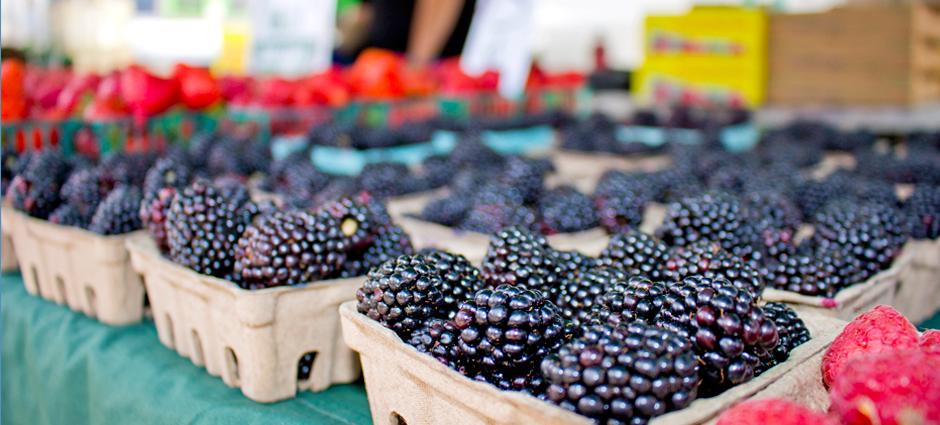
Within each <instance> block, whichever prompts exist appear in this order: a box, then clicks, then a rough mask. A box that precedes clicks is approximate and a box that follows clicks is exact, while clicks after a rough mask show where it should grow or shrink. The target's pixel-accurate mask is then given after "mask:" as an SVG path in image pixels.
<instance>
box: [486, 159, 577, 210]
mask: <svg viewBox="0 0 940 425" xmlns="http://www.w3.org/2000/svg"><path fill="white" fill-rule="evenodd" d="M503 167H504V168H503V172H502V174H501V175H500V176H499V180H500V182H501V183H503V184H505V185H509V186H512V187H514V188H516V189H517V190H518V191H519V192H521V194H522V201H523V202H524V203H529V204H531V203H534V202H536V201H538V200H539V197H540V196H541V195H542V191H543V190H544V189H545V173H546V170H545V167H544V166H543V165H542V164H540V163H539V162H537V161H536V160H532V159H526V158H522V157H518V156H510V157H508V158H506V161H505V165H504V166H503ZM572 191H573V189H572ZM588 203H589V204H590V202H588ZM592 213H593V211H592Z"/></svg>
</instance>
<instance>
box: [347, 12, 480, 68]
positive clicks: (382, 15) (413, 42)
mask: <svg viewBox="0 0 940 425" xmlns="http://www.w3.org/2000/svg"><path fill="white" fill-rule="evenodd" d="M475 6H476V1H475V0H363V1H362V3H360V4H359V5H356V6H352V7H350V9H349V10H348V11H347V12H346V13H344V14H343V16H342V17H340V21H339V30H340V34H341V44H340V46H339V48H338V49H337V50H338V53H339V54H340V55H341V56H342V57H344V58H345V59H347V60H349V61H352V60H354V59H355V57H356V55H358V54H359V52H361V51H362V50H364V49H366V48H368V47H378V48H382V49H388V50H392V51H396V52H400V53H404V54H405V58H406V59H407V60H408V63H409V64H410V65H412V66H415V67H421V66H424V65H426V64H428V63H430V62H432V61H434V60H435V59H439V58H446V57H452V56H459V55H460V52H461V51H462V50H463V45H464V41H465V40H466V38H467V32H468V31H469V30H470V21H471V20H472V18H473V10H474V7H475Z"/></svg>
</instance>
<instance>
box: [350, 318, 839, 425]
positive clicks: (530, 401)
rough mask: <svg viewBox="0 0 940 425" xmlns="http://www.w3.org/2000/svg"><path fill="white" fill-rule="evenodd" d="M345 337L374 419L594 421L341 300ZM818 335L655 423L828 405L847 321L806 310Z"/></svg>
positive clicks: (424, 421)
mask: <svg viewBox="0 0 940 425" xmlns="http://www.w3.org/2000/svg"><path fill="white" fill-rule="evenodd" d="M340 314H341V315H342V318H343V334H344V336H345V338H346V342H347V343H348V344H349V346H350V347H352V348H353V349H354V350H356V351H358V352H359V353H360V355H361V359H362V367H363V373H364V375H365V381H366V390H367V391H368V393H369V407H370V409H371V411H372V420H373V422H374V423H375V424H377V425H379V424H390V425H397V424H409V425H417V424H439V423H446V424H479V423H487V424H520V423H525V424H529V423H532V424H547V423H553V424H589V423H591V421H590V420H589V419H588V418H586V417H583V416H580V415H577V414H575V413H572V412H569V411H567V410H564V409H562V408H560V407H557V406H555V405H553V404H550V403H547V402H544V401H541V400H539V399H537V398H535V397H531V396H528V395H525V394H522V393H518V392H511V391H500V390H499V389H497V388H496V387H494V386H492V385H490V384H487V383H483V382H477V381H474V380H472V379H470V378H467V377H465V376H463V375H461V374H460V373H458V372H456V371H454V370H452V369H450V368H448V367H447V366H445V365H443V364H441V363H439V362H438V361H437V360H435V359H434V358H432V357H431V356H428V355H426V354H423V353H420V352H418V351H417V350H416V349H415V348H414V347H411V346H409V345H407V344H405V343H404V342H402V340H401V339H400V338H399V337H398V335H396V334H395V333H394V332H393V331H391V330H390V329H387V328H385V327H383V326H382V325H381V324H379V323H378V322H376V321H374V320H372V319H369V318H368V317H367V316H365V315H362V314H360V313H359V312H357V311H356V303H355V302H347V303H344V304H343V305H342V306H340ZM799 315H800V317H801V318H802V319H803V320H804V322H805V323H806V325H807V327H808V328H809V330H810V333H811V335H812V338H811V339H810V340H809V341H807V342H806V343H804V344H802V345H800V346H799V347H797V348H796V349H794V350H793V352H792V353H790V358H789V359H788V360H787V361H785V362H783V363H781V364H779V365H777V366H775V367H773V368H771V369H769V370H767V371H765V372H764V373H762V374H761V375H759V376H757V377H756V378H754V379H753V380H751V381H749V382H747V383H744V384H741V385H738V386H736V387H734V388H731V389H729V390H727V391H725V392H723V393H722V394H720V395H718V396H715V397H711V398H706V399H699V400H696V401H695V402H693V403H692V405H690V406H689V407H687V408H685V409H682V410H679V411H676V412H671V413H668V414H666V415H663V416H660V417H658V418H655V419H654V420H653V421H652V422H651V423H652V424H660V425H662V424H700V423H708V422H711V421H713V420H714V419H715V418H716V417H717V416H718V415H719V414H720V413H721V412H722V411H723V410H725V409H727V408H728V407H730V406H731V405H733V404H735V403H737V402H740V401H743V400H745V399H748V398H751V397H778V398H785V399H790V400H794V401H797V402H800V403H802V404H805V405H807V406H809V407H812V408H815V409H822V410H825V409H826V408H827V407H828V401H829V396H828V394H827V392H826V390H825V388H824V387H823V384H822V376H821V372H820V369H821V367H820V365H821V361H822V355H823V353H824V351H825V350H826V348H827V347H828V346H829V344H831V343H832V340H833V339H834V338H835V337H836V335H838V333H839V332H841V330H842V328H843V327H844V326H845V322H843V321H841V320H838V319H834V318H831V317H825V316H820V315H817V314H814V313H811V312H806V313H799Z"/></svg>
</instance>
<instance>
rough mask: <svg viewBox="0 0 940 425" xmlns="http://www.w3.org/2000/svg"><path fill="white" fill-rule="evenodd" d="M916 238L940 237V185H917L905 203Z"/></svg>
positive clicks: (905, 210)
mask: <svg viewBox="0 0 940 425" xmlns="http://www.w3.org/2000/svg"><path fill="white" fill-rule="evenodd" d="M903 211H904V214H905V215H906V216H907V220H908V222H909V223H910V225H911V237H913V238H914V239H937V238H940V187H932V186H928V185H917V186H916V187H915V188H914V193H913V194H911V197H910V198H908V199H907V201H906V202H905V203H904V209H903Z"/></svg>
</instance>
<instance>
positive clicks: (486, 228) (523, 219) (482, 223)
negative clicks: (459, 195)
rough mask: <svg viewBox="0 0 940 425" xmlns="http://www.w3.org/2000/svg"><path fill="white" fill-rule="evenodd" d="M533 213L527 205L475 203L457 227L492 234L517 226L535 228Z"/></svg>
mask: <svg viewBox="0 0 940 425" xmlns="http://www.w3.org/2000/svg"><path fill="white" fill-rule="evenodd" d="M535 220H536V218H535V213H534V212H532V210H531V209H530V208H529V207H524V206H521V205H504V204H477V205H475V206H474V207H473V208H471V209H470V211H469V212H467V216H466V218H464V220H463V221H462V222H461V223H460V226H459V228H460V229H462V230H469V231H471V232H478V233H484V234H492V233H496V232H498V231H499V230H500V229H503V228H505V227H511V226H518V227H522V228H526V229H533V228H535V225H536V223H535Z"/></svg>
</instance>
